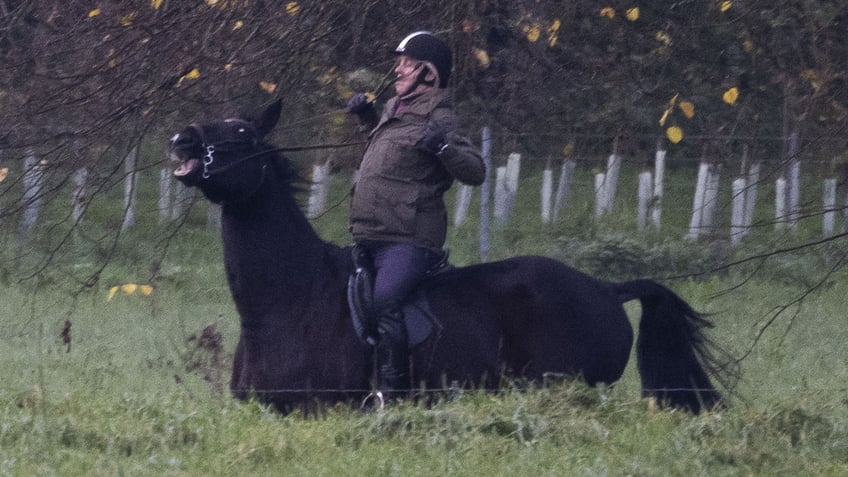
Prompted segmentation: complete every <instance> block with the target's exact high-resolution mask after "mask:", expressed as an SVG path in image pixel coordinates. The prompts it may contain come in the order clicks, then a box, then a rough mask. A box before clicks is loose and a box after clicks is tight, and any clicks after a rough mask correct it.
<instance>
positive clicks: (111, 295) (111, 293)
mask: <svg viewBox="0 0 848 477" xmlns="http://www.w3.org/2000/svg"><path fill="white" fill-rule="evenodd" d="M119 288H120V287H112V288H110V289H109V296H108V297H106V301H112V298H115V294H116V293H118V290H119Z"/></svg>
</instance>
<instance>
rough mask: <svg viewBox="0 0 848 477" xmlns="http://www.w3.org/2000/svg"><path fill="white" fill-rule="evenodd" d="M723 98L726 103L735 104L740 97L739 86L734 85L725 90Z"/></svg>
mask: <svg viewBox="0 0 848 477" xmlns="http://www.w3.org/2000/svg"><path fill="white" fill-rule="evenodd" d="M721 99H722V100H724V102H725V103H727V104H729V105H731V106H733V105H734V104H736V100H737V99H739V88H737V87H735V86H734V87H732V88H730V89H728V90H727V91H725V92H724V95H722V97H721Z"/></svg>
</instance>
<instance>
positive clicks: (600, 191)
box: [595, 172, 608, 219]
mask: <svg viewBox="0 0 848 477" xmlns="http://www.w3.org/2000/svg"><path fill="white" fill-rule="evenodd" d="M606 178H607V175H606V174H604V173H603V172H599V173H597V174H595V219H600V218H601V217H603V215H604V212H605V211H606V204H607V202H608V200H607V188H606V187H604V183H606Z"/></svg>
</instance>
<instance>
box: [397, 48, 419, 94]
mask: <svg viewBox="0 0 848 477" xmlns="http://www.w3.org/2000/svg"><path fill="white" fill-rule="evenodd" d="M422 67H423V63H421V62H420V61H418V60H416V59H415V58H412V57H409V56H406V55H400V57H398V61H397V64H396V65H395V75H397V80H396V81H395V92H396V93H397V95H398V96H401V97H403V96H406V95H408V94H409V93H412V92H413V91H414V89H415V86H416V85H417V78H418V75H419V74H420V72H421V68H422Z"/></svg>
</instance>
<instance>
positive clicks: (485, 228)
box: [480, 126, 492, 262]
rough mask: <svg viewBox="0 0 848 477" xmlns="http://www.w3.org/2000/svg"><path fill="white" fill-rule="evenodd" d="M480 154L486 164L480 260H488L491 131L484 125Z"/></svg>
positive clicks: (481, 187)
mask: <svg viewBox="0 0 848 477" xmlns="http://www.w3.org/2000/svg"><path fill="white" fill-rule="evenodd" d="M480 155H481V156H483V164H484V165H485V166H486V179H485V180H484V181H483V184H482V185H481V186H480V261H481V262H486V261H488V260H489V197H490V196H491V193H490V190H489V189H490V187H491V178H492V174H491V172H490V170H491V168H492V131H491V130H490V129H489V127H488V126H487V127H484V128H483V131H482V141H481V147H480Z"/></svg>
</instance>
